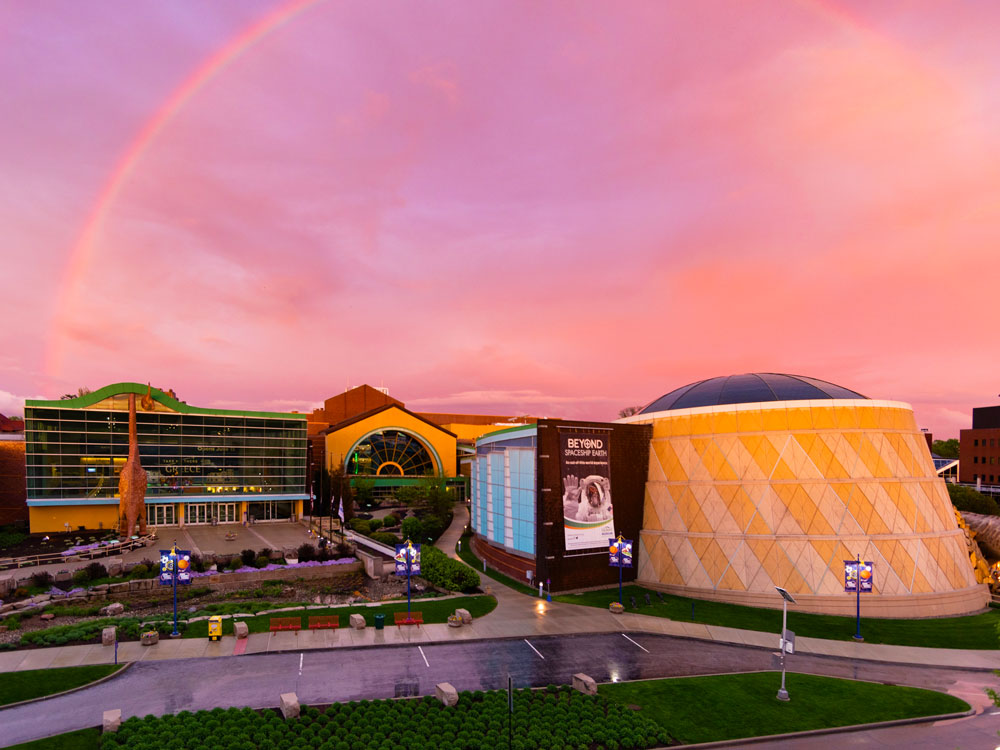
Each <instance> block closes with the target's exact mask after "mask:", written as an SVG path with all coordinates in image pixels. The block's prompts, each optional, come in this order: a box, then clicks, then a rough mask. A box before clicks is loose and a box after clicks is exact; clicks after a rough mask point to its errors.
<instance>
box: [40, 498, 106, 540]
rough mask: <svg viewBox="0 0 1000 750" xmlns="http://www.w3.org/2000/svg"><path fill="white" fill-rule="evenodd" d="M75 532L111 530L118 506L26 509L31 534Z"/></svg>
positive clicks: (60, 506) (63, 506) (67, 506)
mask: <svg viewBox="0 0 1000 750" xmlns="http://www.w3.org/2000/svg"><path fill="white" fill-rule="evenodd" d="M67 523H68V524H69V528H70V531H77V530H78V529H79V528H80V527H81V526H82V527H83V528H85V529H87V530H88V531H91V530H99V529H113V528H115V526H116V525H117V524H118V505H117V504H116V505H56V506H52V507H39V506H37V505H34V506H31V507H29V508H28V524H29V528H30V529H31V533H32V534H51V533H52V532H53V531H57V532H58V531H66V527H65V526H64V524H67Z"/></svg>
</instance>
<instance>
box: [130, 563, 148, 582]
mask: <svg viewBox="0 0 1000 750" xmlns="http://www.w3.org/2000/svg"><path fill="white" fill-rule="evenodd" d="M148 576H149V568H147V567H146V566H145V565H143V564H142V563H139V564H138V565H136V566H135V567H134V568H132V570H130V571H129V572H128V575H127V576H125V577H126V578H128V579H129V580H130V581H134V580H136V579H138V578H146V577H148Z"/></svg>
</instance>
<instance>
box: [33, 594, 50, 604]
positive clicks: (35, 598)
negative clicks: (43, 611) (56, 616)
mask: <svg viewBox="0 0 1000 750" xmlns="http://www.w3.org/2000/svg"><path fill="white" fill-rule="evenodd" d="M51 598H52V594H36V595H35V596H33V597H31V601H33V602H37V603H41V602H47V601H49V600H50V599H51Z"/></svg>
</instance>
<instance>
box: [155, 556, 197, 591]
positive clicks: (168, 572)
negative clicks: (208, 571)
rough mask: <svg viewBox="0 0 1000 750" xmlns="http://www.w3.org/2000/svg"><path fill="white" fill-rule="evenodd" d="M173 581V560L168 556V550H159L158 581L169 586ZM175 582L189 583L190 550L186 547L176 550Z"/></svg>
mask: <svg viewBox="0 0 1000 750" xmlns="http://www.w3.org/2000/svg"><path fill="white" fill-rule="evenodd" d="M173 582H174V561H173V560H172V559H171V558H170V550H168V549H161V550H160V583H161V584H163V585H164V586H171V585H173ZM177 583H178V585H179V584H182V583H191V552H190V551H189V550H186V549H179V550H177Z"/></svg>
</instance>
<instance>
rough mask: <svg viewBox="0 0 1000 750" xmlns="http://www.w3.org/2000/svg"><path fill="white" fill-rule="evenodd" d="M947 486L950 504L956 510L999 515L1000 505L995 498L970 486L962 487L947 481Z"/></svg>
mask: <svg viewBox="0 0 1000 750" xmlns="http://www.w3.org/2000/svg"><path fill="white" fill-rule="evenodd" d="M947 486H948V494H949V495H950V496H951V504H952V505H954V506H955V507H956V508H957V509H958V510H964V511H966V512H967V513H981V514H983V515H984V516H1000V505H997V502H996V500H994V499H992V498H990V497H987V496H986V495H984V494H983V493H981V492H977V491H976V490H974V489H972V488H971V487H963V486H962V485H960V484H952V483H951V482H948V484H947Z"/></svg>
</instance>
